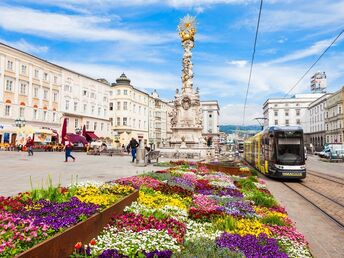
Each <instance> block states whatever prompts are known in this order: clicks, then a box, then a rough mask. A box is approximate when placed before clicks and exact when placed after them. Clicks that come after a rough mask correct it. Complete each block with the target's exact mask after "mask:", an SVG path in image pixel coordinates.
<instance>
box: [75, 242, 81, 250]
mask: <svg viewBox="0 0 344 258" xmlns="http://www.w3.org/2000/svg"><path fill="white" fill-rule="evenodd" d="M81 247H82V243H81V242H77V243H76V244H75V246H74V248H75V249H80V248H81Z"/></svg>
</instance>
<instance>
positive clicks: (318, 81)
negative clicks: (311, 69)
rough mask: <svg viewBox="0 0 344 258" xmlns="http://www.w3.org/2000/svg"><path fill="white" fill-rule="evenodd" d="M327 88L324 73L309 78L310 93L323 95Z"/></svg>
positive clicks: (317, 73)
mask: <svg viewBox="0 0 344 258" xmlns="http://www.w3.org/2000/svg"><path fill="white" fill-rule="evenodd" d="M326 87H327V80H326V73H325V72H316V73H315V74H314V75H313V76H312V77H311V92H312V93H325V92H326Z"/></svg>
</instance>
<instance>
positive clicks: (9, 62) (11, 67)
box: [7, 61, 13, 70]
mask: <svg viewBox="0 0 344 258" xmlns="http://www.w3.org/2000/svg"><path fill="white" fill-rule="evenodd" d="M7 69H8V70H13V62H12V61H7Z"/></svg>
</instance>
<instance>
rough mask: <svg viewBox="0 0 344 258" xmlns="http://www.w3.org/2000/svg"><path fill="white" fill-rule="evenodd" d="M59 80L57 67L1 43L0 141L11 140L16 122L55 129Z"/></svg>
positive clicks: (56, 128)
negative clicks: (0, 130)
mask: <svg viewBox="0 0 344 258" xmlns="http://www.w3.org/2000/svg"><path fill="white" fill-rule="evenodd" d="M61 84H62V78H61V68H60V67H58V66H56V65H54V64H52V63H49V62H46V61H44V60H42V59H40V58H37V57H35V56H32V55H30V54H27V53H25V52H22V51H20V50H17V49H15V48H12V47H10V46H7V45H4V44H1V43H0V118H1V119H0V127H1V128H0V129H2V130H3V131H6V130H7V131H8V132H10V134H9V137H8V133H6V138H10V139H5V136H4V135H2V134H1V139H0V143H1V142H4V141H5V140H6V141H7V142H9V143H11V142H12V143H14V141H15V137H16V130H14V129H15V127H16V126H17V127H23V126H24V125H27V126H31V127H33V128H35V129H33V130H37V131H38V130H40V129H42V130H44V128H51V129H54V130H58V129H59V128H60V125H61V114H60V112H59V109H60V96H61V95H60V94H61ZM6 128H7V129H6ZM5 129H6V130H5Z"/></svg>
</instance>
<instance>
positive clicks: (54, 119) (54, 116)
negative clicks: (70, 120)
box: [53, 112, 56, 122]
mask: <svg viewBox="0 0 344 258" xmlns="http://www.w3.org/2000/svg"><path fill="white" fill-rule="evenodd" d="M53 122H56V113H55V112H54V113H53Z"/></svg>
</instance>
